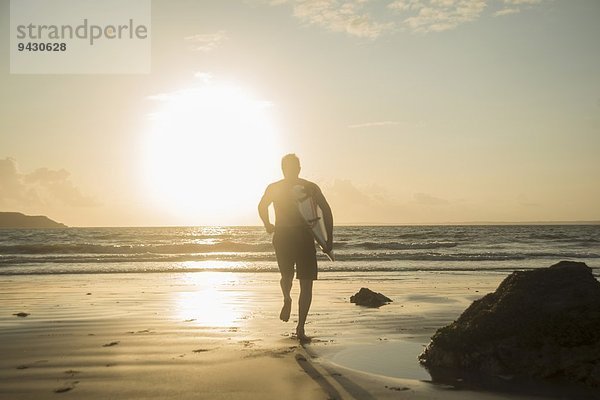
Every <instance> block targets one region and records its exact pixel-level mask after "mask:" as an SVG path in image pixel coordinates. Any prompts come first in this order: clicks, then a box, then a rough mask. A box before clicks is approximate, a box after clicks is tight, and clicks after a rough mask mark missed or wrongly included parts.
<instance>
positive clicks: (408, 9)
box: [388, 0, 486, 33]
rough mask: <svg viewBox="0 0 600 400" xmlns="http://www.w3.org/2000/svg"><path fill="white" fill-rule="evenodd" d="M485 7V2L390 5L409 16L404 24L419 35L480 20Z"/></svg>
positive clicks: (417, 0)
mask: <svg viewBox="0 0 600 400" xmlns="http://www.w3.org/2000/svg"><path fill="white" fill-rule="evenodd" d="M485 7H486V2H485V0H429V1H426V0H396V1H394V2H392V3H390V4H389V5H388V8H390V9H392V10H396V11H400V12H401V14H403V15H405V14H409V16H408V17H406V18H405V19H404V20H403V22H402V23H403V25H405V26H406V27H408V28H409V29H410V30H411V31H412V32H417V33H428V32H441V31H447V30H450V29H454V28H456V27H457V26H459V25H461V24H464V23H466V22H471V21H474V20H476V19H478V18H479V17H480V15H481V13H482V12H483V10H484V9H485Z"/></svg>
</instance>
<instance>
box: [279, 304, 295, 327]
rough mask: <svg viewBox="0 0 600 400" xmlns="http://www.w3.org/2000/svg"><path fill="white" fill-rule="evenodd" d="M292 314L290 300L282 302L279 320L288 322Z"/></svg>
mask: <svg viewBox="0 0 600 400" xmlns="http://www.w3.org/2000/svg"><path fill="white" fill-rule="evenodd" d="M291 312H292V299H285V300H284V301H283V307H281V312H280V313H279V319H280V320H282V321H283V322H288V321H289V320H290V313H291Z"/></svg>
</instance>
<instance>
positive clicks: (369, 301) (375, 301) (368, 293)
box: [350, 288, 392, 308]
mask: <svg viewBox="0 0 600 400" xmlns="http://www.w3.org/2000/svg"><path fill="white" fill-rule="evenodd" d="M391 301H392V299H390V298H389V297H386V296H384V295H382V294H381V293H377V292H374V291H372V290H370V289H367V288H361V289H360V290H359V291H358V293H356V294H355V295H353V296H350V302H351V303H356V305H359V306H365V307H373V308H377V307H381V306H383V305H385V304H387V303H390V302H391Z"/></svg>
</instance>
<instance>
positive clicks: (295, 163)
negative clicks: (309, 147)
mask: <svg viewBox="0 0 600 400" xmlns="http://www.w3.org/2000/svg"><path fill="white" fill-rule="evenodd" d="M281 170H282V171H283V176H284V177H285V178H297V177H298V175H299V174H300V160H299V159H298V157H297V156H296V155H295V154H294V153H291V154H286V155H285V156H283V158H282V159H281Z"/></svg>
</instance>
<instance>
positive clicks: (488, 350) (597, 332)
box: [419, 261, 600, 387]
mask: <svg viewBox="0 0 600 400" xmlns="http://www.w3.org/2000/svg"><path fill="white" fill-rule="evenodd" d="M419 359H420V361H421V363H422V364H423V365H425V366H426V367H427V368H428V369H429V370H430V372H431V373H432V376H434V375H436V374H439V373H440V372H441V373H442V374H443V373H444V371H447V370H448V369H450V370H455V371H465V372H476V373H477V374H481V375H487V376H502V375H513V376H517V377H526V378H536V379H538V378H541V379H548V380H557V381H566V382H576V383H583V384H586V385H588V386H592V387H600V282H598V281H597V280H596V279H595V278H594V276H593V275H592V270H591V268H589V267H588V266H587V265H586V264H585V263H581V262H572V261H561V262H559V263H558V264H555V265H553V266H551V267H549V268H541V269H537V270H532V271H521V272H514V273H512V274H511V275H509V276H508V277H507V278H506V279H504V281H503V282H502V283H501V284H500V286H498V288H497V289H496V291H495V292H494V293H490V294H488V295H486V296H484V297H483V298H481V299H479V300H476V301H474V302H473V304H471V306H469V308H467V309H466V310H465V311H464V312H463V313H462V315H461V316H460V317H459V318H458V319H457V320H456V321H454V322H453V323H452V324H450V325H448V326H446V327H444V328H441V329H438V331H437V332H436V333H435V335H434V336H433V337H432V341H431V343H430V344H429V346H428V347H427V348H426V349H425V351H424V352H423V353H422V354H421V355H420V356H419Z"/></svg>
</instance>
